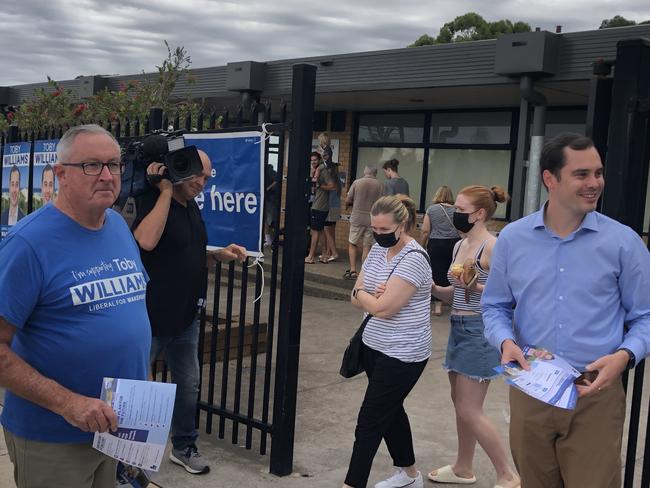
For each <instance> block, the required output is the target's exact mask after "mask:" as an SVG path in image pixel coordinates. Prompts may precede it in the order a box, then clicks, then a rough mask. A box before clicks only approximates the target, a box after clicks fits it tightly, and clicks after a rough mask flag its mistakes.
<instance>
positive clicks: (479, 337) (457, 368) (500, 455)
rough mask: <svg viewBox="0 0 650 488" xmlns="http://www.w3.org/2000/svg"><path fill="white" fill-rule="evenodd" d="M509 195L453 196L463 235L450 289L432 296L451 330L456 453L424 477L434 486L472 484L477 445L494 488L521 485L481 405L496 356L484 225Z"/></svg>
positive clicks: (471, 192)
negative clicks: (444, 307) (485, 304)
mask: <svg viewBox="0 0 650 488" xmlns="http://www.w3.org/2000/svg"><path fill="white" fill-rule="evenodd" d="M507 199H508V194H507V193H506V192H505V190H503V189H502V188H501V187H498V186H493V187H492V188H487V187H485V186H478V185H474V186H468V187H465V188H463V189H462V190H461V191H460V192H459V193H458V195H457V197H456V203H455V207H456V209H455V212H454V215H453V219H452V221H453V224H454V226H455V227H456V229H458V232H459V233H460V235H461V236H462V240H460V241H459V242H458V243H457V244H456V246H455V247H454V258H453V260H452V265H451V267H450V268H449V272H448V278H449V282H450V283H451V285H450V286H438V285H436V284H435V283H434V284H433V286H432V294H433V295H434V296H435V297H436V298H438V299H440V300H443V301H445V302H448V303H451V307H452V310H451V316H450V320H451V330H450V332H449V342H448V344H447V356H446V359H445V363H444V367H445V369H446V370H447V371H448V373H449V384H450V385H451V399H452V401H453V403H454V409H455V411H456V429H457V434H458V452H457V454H456V461H455V463H454V464H453V465H447V466H444V467H442V468H438V469H435V470H433V471H431V472H430V473H429V474H428V475H427V476H428V478H429V479H430V480H431V481H436V482H439V483H458V484H471V483H474V482H476V477H475V476H474V473H473V469H472V462H473V459H474V450H475V447H476V442H478V443H479V444H480V445H481V447H482V448H483V449H484V450H485V452H486V453H487V455H488V457H489V458H490V460H491V461H492V464H493V465H494V469H495V470H496V477H497V480H496V486H497V487H499V488H514V487H518V486H520V482H519V477H518V476H517V474H516V473H515V471H514V470H513V469H512V468H511V467H510V465H509V463H508V459H507V455H506V449H505V445H504V443H503V440H502V439H501V435H500V434H499V432H498V431H497V429H496V428H495V427H494V425H493V424H492V422H491V421H490V420H489V419H488V417H487V416H486V415H485V414H484V413H483V402H484V400H485V396H486V394H487V390H488V386H489V384H490V380H492V379H493V378H495V377H496V376H497V374H496V372H495V371H494V369H493V368H494V367H495V366H498V365H499V363H500V354H499V351H497V350H496V349H495V348H494V347H493V346H491V345H490V344H489V343H488V342H487V340H486V339H485V337H484V336H483V320H482V318H481V304H480V302H481V293H482V291H483V287H484V286H485V282H486V281H487V276H488V271H489V268H490V256H491V255H492V249H493V247H494V243H495V242H496V238H495V237H494V236H493V235H492V234H491V233H490V232H489V231H488V230H487V228H486V226H485V223H486V222H487V221H488V220H489V219H490V218H491V217H492V216H493V215H494V212H495V210H496V208H497V203H498V202H505V201H506V200H507Z"/></svg>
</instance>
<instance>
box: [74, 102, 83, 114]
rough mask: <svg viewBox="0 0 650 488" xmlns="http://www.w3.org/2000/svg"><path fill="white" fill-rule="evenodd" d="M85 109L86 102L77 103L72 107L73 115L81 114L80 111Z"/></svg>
mask: <svg viewBox="0 0 650 488" xmlns="http://www.w3.org/2000/svg"><path fill="white" fill-rule="evenodd" d="M84 110H86V104H85V103H80V104H79V105H77V107H76V108H75V109H74V115H81V113H82V112H83V111H84Z"/></svg>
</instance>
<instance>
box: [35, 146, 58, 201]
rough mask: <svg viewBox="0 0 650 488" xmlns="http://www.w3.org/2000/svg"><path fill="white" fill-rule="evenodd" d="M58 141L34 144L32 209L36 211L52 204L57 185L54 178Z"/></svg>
mask: <svg viewBox="0 0 650 488" xmlns="http://www.w3.org/2000/svg"><path fill="white" fill-rule="evenodd" d="M57 142H59V140H58V139H48V140H42V141H35V142H34V177H33V179H32V202H33V203H32V209H33V210H38V209H39V208H41V207H44V206H45V205H47V204H48V203H54V199H55V198H56V193H57V191H58V183H57V181H56V178H55V176H54V163H56V144H57Z"/></svg>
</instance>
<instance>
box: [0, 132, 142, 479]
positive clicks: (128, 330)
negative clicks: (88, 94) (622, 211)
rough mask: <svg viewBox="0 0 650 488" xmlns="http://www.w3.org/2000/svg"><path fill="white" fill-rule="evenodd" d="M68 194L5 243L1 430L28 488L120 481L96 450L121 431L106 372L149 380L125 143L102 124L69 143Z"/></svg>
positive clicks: (62, 146)
mask: <svg viewBox="0 0 650 488" xmlns="http://www.w3.org/2000/svg"><path fill="white" fill-rule="evenodd" d="M57 156H58V163H57V164H56V165H55V166H54V170H55V172H56V176H57V178H58V179H59V196H58V198H57V200H56V202H55V203H54V205H47V206H45V207H43V208H41V209H40V210H38V211H37V212H34V213H32V214H30V215H29V216H27V217H25V218H24V219H22V220H21V221H20V222H18V224H17V225H16V226H15V227H14V228H13V229H12V231H11V232H10V233H9V234H8V235H7V237H6V238H5V239H4V240H3V241H2V243H0V385H1V386H3V387H5V388H6V389H7V395H6V398H5V405H4V411H3V412H2V426H3V428H4V434H5V439H6V442H7V449H8V451H9V456H10V459H11V461H12V462H13V464H14V478H15V481H16V484H17V486H18V487H19V488H52V487H57V486H74V487H75V488H113V487H114V484H115V469H116V462H115V460H113V459H110V458H108V457H107V456H105V455H103V454H102V453H100V452H99V451H96V450H94V449H93V447H92V437H93V433H94V432H106V431H107V430H109V429H110V430H115V429H116V428H117V418H116V415H115V412H114V411H113V410H112V409H111V407H110V406H109V405H108V404H106V403H104V402H103V401H102V400H100V399H99V396H100V392H101V387H102V379H103V378H104V377H118V378H127V379H138V380H144V379H146V374H147V360H148V357H149V348H150V343H151V337H150V329H149V319H148V317H147V309H146V305H145V293H146V286H147V279H148V278H147V275H146V272H145V270H144V267H143V266H142V263H141V262H140V255H139V252H138V247H137V245H136V243H135V241H134V239H133V237H132V235H131V233H130V232H129V229H128V227H127V225H126V223H125V222H124V220H123V219H122V217H121V216H120V215H119V214H117V213H115V212H113V211H112V210H110V209H109V207H110V206H111V205H112V204H113V202H114V201H115V199H116V198H117V195H118V194H119V191H120V178H121V176H120V175H121V173H122V170H123V165H122V162H121V161H120V147H119V145H118V144H117V141H116V140H115V139H114V138H113V136H112V135H111V134H110V133H108V132H107V131H106V130H104V129H102V128H101V127H99V126H96V125H87V126H79V127H74V128H72V129H70V130H69V131H68V132H66V134H64V136H63V137H62V138H61V140H60V141H59V143H58V146H57Z"/></svg>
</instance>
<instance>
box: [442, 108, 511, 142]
mask: <svg viewBox="0 0 650 488" xmlns="http://www.w3.org/2000/svg"><path fill="white" fill-rule="evenodd" d="M511 122H512V112H439V113H433V114H432V115H431V142H432V143H433V144H509V143H510V124H511Z"/></svg>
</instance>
